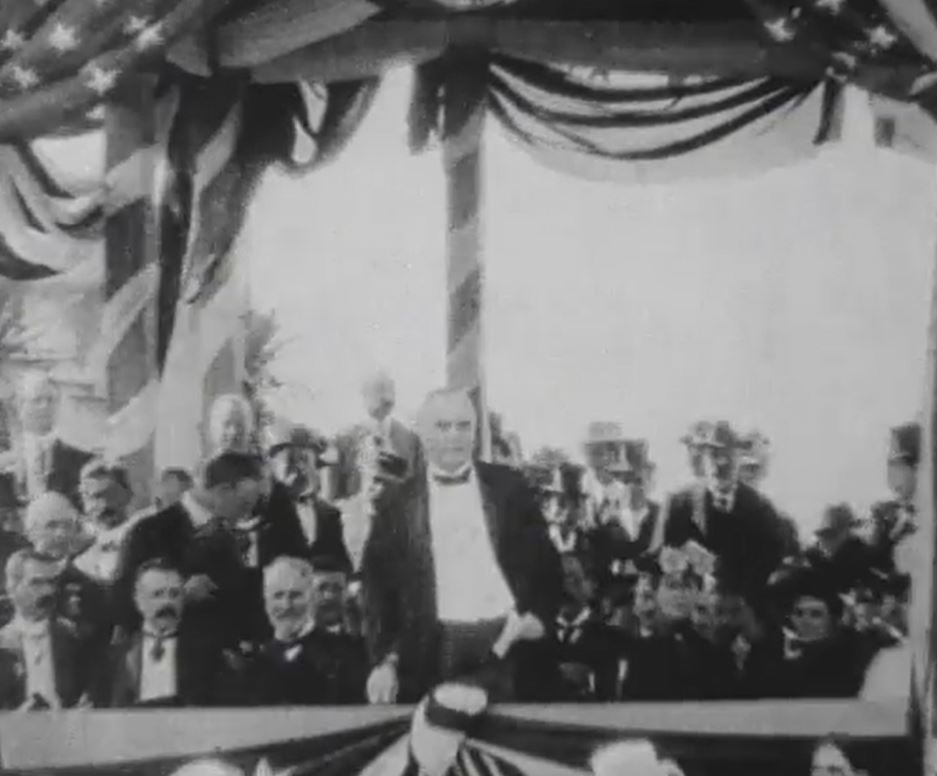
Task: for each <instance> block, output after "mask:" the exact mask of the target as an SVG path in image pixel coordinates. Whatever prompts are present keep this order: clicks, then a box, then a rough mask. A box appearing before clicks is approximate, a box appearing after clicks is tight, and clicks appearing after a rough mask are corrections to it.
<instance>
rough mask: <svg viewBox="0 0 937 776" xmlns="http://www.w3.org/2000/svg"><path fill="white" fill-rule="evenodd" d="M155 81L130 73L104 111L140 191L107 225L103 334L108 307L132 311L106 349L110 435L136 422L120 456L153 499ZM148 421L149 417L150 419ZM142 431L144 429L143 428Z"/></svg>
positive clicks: (110, 152)
mask: <svg viewBox="0 0 937 776" xmlns="http://www.w3.org/2000/svg"><path fill="white" fill-rule="evenodd" d="M152 87H153V83H152V79H148V78H146V77H142V76H141V77H137V78H134V79H131V80H130V81H129V82H128V83H127V85H126V87H125V88H122V89H121V90H120V91H119V92H118V93H115V94H114V95H113V98H112V101H111V102H110V103H109V104H108V107H107V114H106V123H105V126H106V132H107V150H106V164H107V168H108V170H116V169H120V170H122V171H123V174H124V175H129V176H131V177H132V178H133V179H134V182H135V186H136V187H138V191H139V192H140V193H141V196H138V197H134V198H132V199H130V200H129V201H127V202H125V203H121V205H120V206H119V207H117V208H116V209H115V210H114V212H112V213H111V214H110V215H109V216H108V218H107V220H106V222H105V228H104V237H105V278H104V296H105V317H104V320H103V322H102V332H101V335H102V339H106V338H107V335H108V333H109V332H108V331H105V329H108V330H111V326H110V324H108V323H107V321H108V319H109V316H107V314H106V313H107V311H108V310H109V309H112V308H113V309H115V310H116V309H118V308H121V309H123V310H124V313H126V309H124V308H127V307H128V305H129V306H130V307H131V309H132V311H133V313H134V314H133V315H130V316H127V315H125V314H122V315H121V316H119V317H122V318H123V320H124V321H125V325H123V326H122V327H121V328H120V330H119V331H114V332H113V333H114V335H115V336H116V337H118V339H117V341H116V342H114V343H112V344H111V348H112V349H111V348H108V351H109V355H108V357H107V367H106V372H105V375H106V392H107V401H108V412H109V414H110V416H111V428H109V429H108V431H109V432H110V433H112V434H113V435H118V434H126V432H127V429H126V428H117V427H116V426H117V425H118V422H119V420H120V419H123V420H125V421H126V422H127V423H129V424H130V425H132V426H134V427H139V428H136V431H135V432H132V435H133V434H134V433H135V434H136V436H140V440H138V441H137V443H136V444H131V445H130V447H131V450H132V451H131V452H130V453H129V454H128V455H126V456H125V457H124V458H123V461H122V462H123V463H124V465H126V466H127V468H128V470H129V473H130V477H131V484H132V486H133V490H134V495H135V496H136V500H137V501H138V502H139V503H145V502H146V501H148V500H149V497H150V492H151V487H152V479H153V473H154V472H153V466H154V464H153V445H152V429H153V423H152V413H153V406H154V401H152V399H154V398H155V397H154V394H155V392H156V390H157V389H158V373H157V366H156V319H155V289H156V280H157V240H156V220H155V212H154V207H153V204H152V203H153V200H152V197H151V196H149V195H150V194H151V192H152V191H153V188H154V185H155V183H154V179H155V170H156V155H155V154H154V153H153V152H152V149H153V148H154V144H155V142H156V107H155V104H154V99H153V93H154V92H153V88H152ZM147 421H150V422H147ZM141 429H142V435H141V433H140V431H141Z"/></svg>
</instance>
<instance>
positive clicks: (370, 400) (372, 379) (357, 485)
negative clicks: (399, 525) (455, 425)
mask: <svg viewBox="0 0 937 776" xmlns="http://www.w3.org/2000/svg"><path fill="white" fill-rule="evenodd" d="M361 395H362V398H363V399H364V405H365V410H366V411H367V414H368V418H367V420H365V421H364V422H362V423H359V424H357V425H356V426H354V427H353V428H352V429H351V430H349V431H347V432H345V433H343V434H341V435H340V436H339V438H338V439H337V440H336V447H337V451H338V464H337V466H336V467H335V480H334V483H333V493H332V496H333V498H335V499H338V500H341V499H347V498H350V497H352V496H355V495H357V494H358V493H359V492H360V491H361V488H362V484H363V481H364V480H365V479H366V478H367V477H366V474H365V472H363V471H362V468H363V462H362V457H363V456H366V455H367V454H368V452H369V449H370V448H375V449H376V451H378V452H383V453H387V454H390V455H392V456H396V457H397V458H399V459H402V461H403V469H404V471H403V474H402V476H401V477H400V479H403V480H406V479H408V478H410V477H412V476H414V475H415V474H416V473H417V472H418V471H421V470H422V466H423V454H422V449H421V446H420V439H419V437H418V436H417V435H416V434H415V433H414V432H413V431H411V430H410V429H409V428H407V427H406V426H405V425H404V424H403V423H401V422H400V421H399V420H397V419H396V418H395V417H394V416H393V411H394V406H395V405H396V403H397V388H396V385H395V383H394V380H393V378H392V377H390V375H388V374H387V373H386V372H384V371H377V372H375V373H373V374H371V375H369V376H368V377H367V378H366V379H365V380H364V382H363V384H362V386H361Z"/></svg>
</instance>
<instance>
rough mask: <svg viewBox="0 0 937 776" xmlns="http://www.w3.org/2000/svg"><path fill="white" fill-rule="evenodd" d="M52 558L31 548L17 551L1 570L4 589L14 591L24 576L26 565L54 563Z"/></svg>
mask: <svg viewBox="0 0 937 776" xmlns="http://www.w3.org/2000/svg"><path fill="white" fill-rule="evenodd" d="M54 562H55V561H53V559H52V558H50V557H48V556H47V555H43V554H42V553H39V552H36V551H35V550H34V549H33V548H32V547H26V548H24V549H22V550H17V551H16V552H14V553H13V554H12V555H11V556H10V557H9V558H7V562H6V566H5V567H4V569H3V573H4V580H5V582H6V589H7V590H8V591H10V590H15V589H16V587H17V586H18V585H19V584H20V582H22V581H23V577H24V576H26V564H27V563H49V564H51V563H54Z"/></svg>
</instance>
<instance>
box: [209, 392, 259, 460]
mask: <svg viewBox="0 0 937 776" xmlns="http://www.w3.org/2000/svg"><path fill="white" fill-rule="evenodd" d="M253 434H254V411H253V409H252V408H251V405H250V402H249V401H248V400H247V399H245V398H244V397H243V396H241V395H240V394H236V393H225V394H222V395H221V396H218V397H217V398H216V399H215V400H214V401H213V402H212V405H211V409H210V410H209V412H208V428H207V434H206V436H207V442H208V456H207V457H211V456H215V455H218V454H220V453H226V452H236V453H247V452H250V451H251V446H252V442H253V439H252V437H253Z"/></svg>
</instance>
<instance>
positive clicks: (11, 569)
mask: <svg viewBox="0 0 937 776" xmlns="http://www.w3.org/2000/svg"><path fill="white" fill-rule="evenodd" d="M58 573H59V572H58V563H57V561H56V560H55V559H54V558H49V557H48V556H46V555H43V554H41V553H38V552H36V551H35V550H32V549H24V550H19V551H17V552H15V553H13V555H11V556H10V559H9V560H8V561H7V565H6V586H7V590H8V592H9V594H10V598H11V599H12V601H13V606H14V610H15V612H16V614H15V617H14V618H13V621H12V622H10V623H9V624H8V625H7V626H6V627H4V628H3V630H0V708H4V709H20V710H22V711H39V710H43V709H58V708H69V707H71V706H75V705H77V704H78V703H79V702H80V700H81V699H82V696H83V695H84V692H85V690H86V686H87V681H88V668H89V663H88V658H89V654H90V653H89V649H88V645H87V642H85V641H84V640H83V639H82V638H81V636H80V634H79V633H78V631H77V629H76V628H75V627H74V626H73V625H72V624H71V623H69V622H67V621H66V620H63V619H61V618H59V617H57V616H56V614H55V606H56V588H57V584H58Z"/></svg>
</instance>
